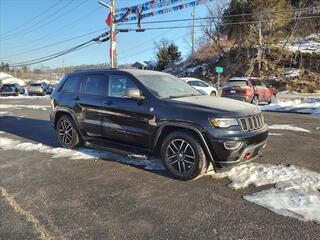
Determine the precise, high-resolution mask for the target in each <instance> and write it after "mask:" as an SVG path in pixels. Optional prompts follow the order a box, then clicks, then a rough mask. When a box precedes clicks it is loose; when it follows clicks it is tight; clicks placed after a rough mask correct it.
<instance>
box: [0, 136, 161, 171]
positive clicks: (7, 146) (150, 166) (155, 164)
mask: <svg viewBox="0 0 320 240" xmlns="http://www.w3.org/2000/svg"><path fill="white" fill-rule="evenodd" d="M3 133H5V132H0V134H3ZM0 149H3V150H18V151H26V152H31V151H36V152H40V153H45V154H50V155H52V158H69V159H72V160H76V159H97V158H100V159H107V160H113V161H116V162H120V163H124V164H128V165H134V166H138V167H142V168H144V169H147V170H154V171H156V170H164V167H163V165H162V163H161V162H160V161H159V160H156V159H155V160H140V159H136V158H133V157H130V156H126V155H120V154H115V153H111V152H106V151H99V150H94V149H89V148H84V147H82V148H79V149H77V150H72V149H65V148H53V147H50V146H47V145H44V144H41V143H32V142H22V141H20V140H13V139H10V138H6V137H0Z"/></svg>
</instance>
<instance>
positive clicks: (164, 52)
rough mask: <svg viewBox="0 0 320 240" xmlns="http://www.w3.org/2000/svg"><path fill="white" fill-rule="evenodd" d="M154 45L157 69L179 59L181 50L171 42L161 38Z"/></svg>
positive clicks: (162, 68) (164, 67) (161, 68)
mask: <svg viewBox="0 0 320 240" xmlns="http://www.w3.org/2000/svg"><path fill="white" fill-rule="evenodd" d="M155 47H156V51H157V52H156V59H157V68H158V70H161V71H162V70H164V69H166V68H167V67H169V66H170V65H173V64H175V63H176V62H178V61H180V60H181V52H180V51H179V48H178V46H177V45H175V44H174V43H173V42H169V41H168V40H166V39H162V40H161V41H160V42H159V43H156V44H155Z"/></svg>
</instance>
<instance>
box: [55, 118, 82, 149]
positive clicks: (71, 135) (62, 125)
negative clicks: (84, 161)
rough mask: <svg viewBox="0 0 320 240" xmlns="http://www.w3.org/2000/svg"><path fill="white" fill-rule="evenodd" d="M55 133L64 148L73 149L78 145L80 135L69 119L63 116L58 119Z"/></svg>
mask: <svg viewBox="0 0 320 240" xmlns="http://www.w3.org/2000/svg"><path fill="white" fill-rule="evenodd" d="M56 133H57V137H58V140H59V142H60V144H61V145H62V146H63V147H65V148H75V147H78V146H79V145H80V135H79V133H78V131H77V127H76V125H75V123H74V122H73V120H72V119H71V117H69V116H67V115H63V116H62V117H60V118H59V120H58V123H57V126H56Z"/></svg>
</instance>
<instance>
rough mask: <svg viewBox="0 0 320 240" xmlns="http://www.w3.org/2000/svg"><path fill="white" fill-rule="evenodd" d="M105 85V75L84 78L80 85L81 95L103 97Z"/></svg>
mask: <svg viewBox="0 0 320 240" xmlns="http://www.w3.org/2000/svg"><path fill="white" fill-rule="evenodd" d="M105 84H106V77H105V75H87V76H85V77H84V80H83V83H82V87H81V89H82V93H84V94H89V95H98V96H104V95H105V87H106V85H105Z"/></svg>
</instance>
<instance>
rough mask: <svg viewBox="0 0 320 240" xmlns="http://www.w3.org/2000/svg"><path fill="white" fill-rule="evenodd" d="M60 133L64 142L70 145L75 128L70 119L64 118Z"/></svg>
mask: <svg viewBox="0 0 320 240" xmlns="http://www.w3.org/2000/svg"><path fill="white" fill-rule="evenodd" d="M58 133H59V138H60V140H61V142H62V143H63V144H66V145H69V144H71V143H72V140H73V128H72V124H71V123H70V122H69V121H67V120H63V121H62V122H60V125H59V129H58Z"/></svg>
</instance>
